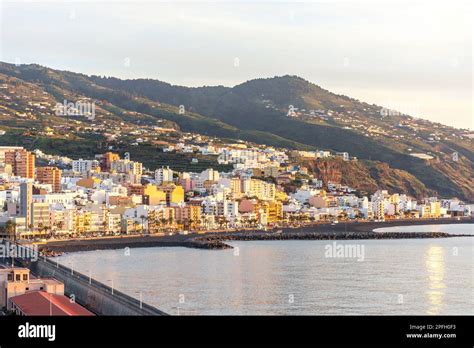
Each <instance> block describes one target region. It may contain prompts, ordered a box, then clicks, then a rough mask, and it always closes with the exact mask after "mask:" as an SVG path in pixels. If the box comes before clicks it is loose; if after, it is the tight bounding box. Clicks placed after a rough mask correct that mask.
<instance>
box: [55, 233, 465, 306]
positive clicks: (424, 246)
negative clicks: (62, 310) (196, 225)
mask: <svg viewBox="0 0 474 348" xmlns="http://www.w3.org/2000/svg"><path fill="white" fill-rule="evenodd" d="M473 229H474V225H472V224H471V225H469V224H462V225H436V226H434V225H433V226H416V227H403V228H398V227H396V228H390V229H385V228H384V229H383V230H382V231H388V230H392V231H403V230H407V231H408V230H409V231H443V232H449V233H465V234H467V233H469V234H474V233H473ZM230 244H232V245H233V246H234V247H236V248H235V249H233V250H199V249H188V248H180V247H171V248H138V249H130V250H129V254H127V253H126V252H125V251H124V250H123V249H122V250H98V251H87V252H77V253H71V254H65V255H63V256H61V257H59V258H58V260H59V262H60V263H62V264H64V265H66V266H69V267H70V266H71V265H73V267H74V269H75V270H78V271H79V272H82V273H84V274H86V275H88V274H89V272H90V273H91V275H92V277H93V278H95V279H97V280H99V281H102V282H103V283H105V284H108V285H112V284H113V286H114V288H116V289H118V290H121V291H123V292H125V293H127V294H129V295H131V296H134V297H136V298H140V297H141V298H142V299H143V301H144V302H147V303H149V304H151V305H154V306H156V307H158V308H159V309H161V310H164V311H166V312H168V313H170V314H179V315H189V314H229V315H232V314H270V315H278V314H287V315H303V314H309V315H311V314H315V315H326V314H347V315H351V314H352V315H356V314H369V315H370V314H384V315H385V314H386V315H392V314H402V315H403V314H433V315H435V314H470V315H473V314H474V295H473V294H474V292H473V289H474V262H473V261H474V238H471V237H453V238H444V239H406V240H366V241H336V244H333V241H252V242H237V241H234V242H232V243H230ZM341 250H342V251H341ZM337 251H339V252H341V253H338V252H337ZM351 251H352V252H351ZM329 252H333V253H329ZM331 256H332V257H331Z"/></svg>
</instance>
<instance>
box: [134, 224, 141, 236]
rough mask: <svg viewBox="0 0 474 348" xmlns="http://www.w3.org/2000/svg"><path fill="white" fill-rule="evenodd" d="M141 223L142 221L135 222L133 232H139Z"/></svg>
mask: <svg viewBox="0 0 474 348" xmlns="http://www.w3.org/2000/svg"><path fill="white" fill-rule="evenodd" d="M139 225H140V223H139V222H138V221H134V222H133V232H135V234H136V233H137V229H138V226H139Z"/></svg>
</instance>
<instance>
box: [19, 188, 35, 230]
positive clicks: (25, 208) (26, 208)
mask: <svg viewBox="0 0 474 348" xmlns="http://www.w3.org/2000/svg"><path fill="white" fill-rule="evenodd" d="M32 203H33V183H32V182H24V183H21V185H20V216H22V217H24V218H25V224H26V228H28V229H29V228H30V225H31V204H32Z"/></svg>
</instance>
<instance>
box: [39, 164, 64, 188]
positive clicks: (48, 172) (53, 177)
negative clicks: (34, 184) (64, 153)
mask: <svg viewBox="0 0 474 348" xmlns="http://www.w3.org/2000/svg"><path fill="white" fill-rule="evenodd" d="M36 180H37V181H38V182H39V183H41V184H48V185H51V188H52V190H53V192H60V191H61V170H60V169H59V168H56V167H38V168H37V169H36Z"/></svg>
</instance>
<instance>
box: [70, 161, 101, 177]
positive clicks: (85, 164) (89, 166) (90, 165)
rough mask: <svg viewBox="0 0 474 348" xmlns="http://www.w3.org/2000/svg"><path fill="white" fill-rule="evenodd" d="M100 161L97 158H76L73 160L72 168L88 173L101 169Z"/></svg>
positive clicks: (77, 171)
mask: <svg viewBox="0 0 474 348" xmlns="http://www.w3.org/2000/svg"><path fill="white" fill-rule="evenodd" d="M99 166H100V163H99V161H97V160H83V159H79V160H75V161H72V170H73V171H74V172H76V173H81V174H87V173H90V172H96V171H98V170H99V168H100V167H99Z"/></svg>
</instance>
